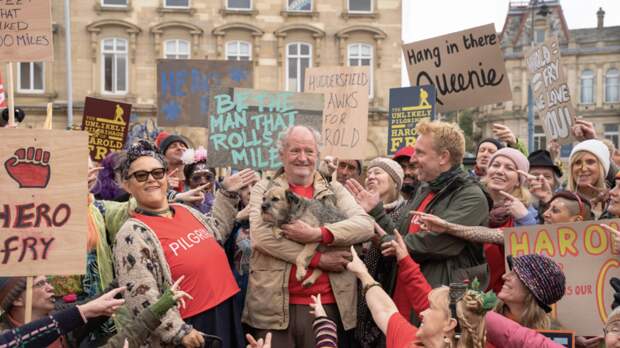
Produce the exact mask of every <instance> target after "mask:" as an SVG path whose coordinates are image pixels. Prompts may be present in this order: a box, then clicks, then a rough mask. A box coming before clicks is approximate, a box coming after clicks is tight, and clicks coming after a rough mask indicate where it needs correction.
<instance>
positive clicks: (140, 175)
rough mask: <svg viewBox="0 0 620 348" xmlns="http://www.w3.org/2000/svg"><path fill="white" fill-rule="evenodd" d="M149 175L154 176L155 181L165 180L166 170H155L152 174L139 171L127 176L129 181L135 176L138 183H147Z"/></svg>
mask: <svg viewBox="0 0 620 348" xmlns="http://www.w3.org/2000/svg"><path fill="white" fill-rule="evenodd" d="M149 175H151V176H153V179H155V180H161V179H163V177H164V175H166V170H165V169H164V168H157V169H153V170H151V171H150V172H148V171H146V170H138V171H135V172H133V173H131V174H129V175H127V180H129V179H131V177H132V176H133V177H134V178H136V181H137V182H145V181H147V180H148V179H149Z"/></svg>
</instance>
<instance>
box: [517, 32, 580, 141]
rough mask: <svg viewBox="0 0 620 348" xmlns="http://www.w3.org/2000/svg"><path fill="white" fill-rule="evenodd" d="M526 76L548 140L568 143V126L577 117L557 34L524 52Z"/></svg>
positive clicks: (570, 139) (569, 132)
mask: <svg viewBox="0 0 620 348" xmlns="http://www.w3.org/2000/svg"><path fill="white" fill-rule="evenodd" d="M525 57H526V62H527V71H528V77H529V80H530V86H531V87H532V93H533V94H534V96H533V97H534V104H535V110H536V113H537V114H538V117H539V118H540V119H541V120H542V124H543V128H544V129H545V134H546V135H547V138H548V139H557V140H558V142H559V143H560V144H571V143H572V142H573V140H574V139H573V136H572V132H571V127H572V126H573V123H574V122H573V120H574V119H575V117H576V116H577V115H576V113H575V109H574V108H573V103H572V101H571V96H570V90H569V88H568V83H567V81H566V75H565V74H564V67H563V66H562V63H561V59H560V44H559V42H558V38H557V37H553V38H551V39H548V40H546V41H545V42H544V43H542V44H540V45H538V46H536V47H533V48H530V49H528V50H527V51H526V52H525Z"/></svg>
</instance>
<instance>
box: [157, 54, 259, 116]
mask: <svg viewBox="0 0 620 348" xmlns="http://www.w3.org/2000/svg"><path fill="white" fill-rule="evenodd" d="M252 64H253V63H252V62H248V61H227V60H198V59H161V60H158V61H157V110H158V112H157V124H158V125H159V126H166V127H178V126H187V127H209V115H211V114H212V110H213V109H214V108H215V96H216V95H219V94H225V93H228V91H229V89H230V88H233V87H247V88H251V87H252V86H253V70H252V69H253V65H252Z"/></svg>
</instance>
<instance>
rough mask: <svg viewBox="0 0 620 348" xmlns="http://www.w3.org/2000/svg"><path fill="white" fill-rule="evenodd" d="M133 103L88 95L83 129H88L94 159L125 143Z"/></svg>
mask: <svg viewBox="0 0 620 348" xmlns="http://www.w3.org/2000/svg"><path fill="white" fill-rule="evenodd" d="M130 114H131V104H125V103H117V102H114V101H108V100H102V99H96V98H91V97H86V102H85V103H84V118H83V119H82V129H83V130H85V131H87V132H88V134H89V137H88V149H89V151H90V156H91V158H92V159H93V160H94V161H101V160H102V159H103V158H104V157H105V156H106V155H107V154H108V153H109V152H112V151H120V150H122V149H123V146H124V145H125V138H126V137H127V129H128V128H129V127H128V123H129V115H130Z"/></svg>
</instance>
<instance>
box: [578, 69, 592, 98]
mask: <svg viewBox="0 0 620 348" xmlns="http://www.w3.org/2000/svg"><path fill="white" fill-rule="evenodd" d="M592 103H594V72H593V71H592V70H590V69H586V70H584V71H582V72H581V104H592Z"/></svg>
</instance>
